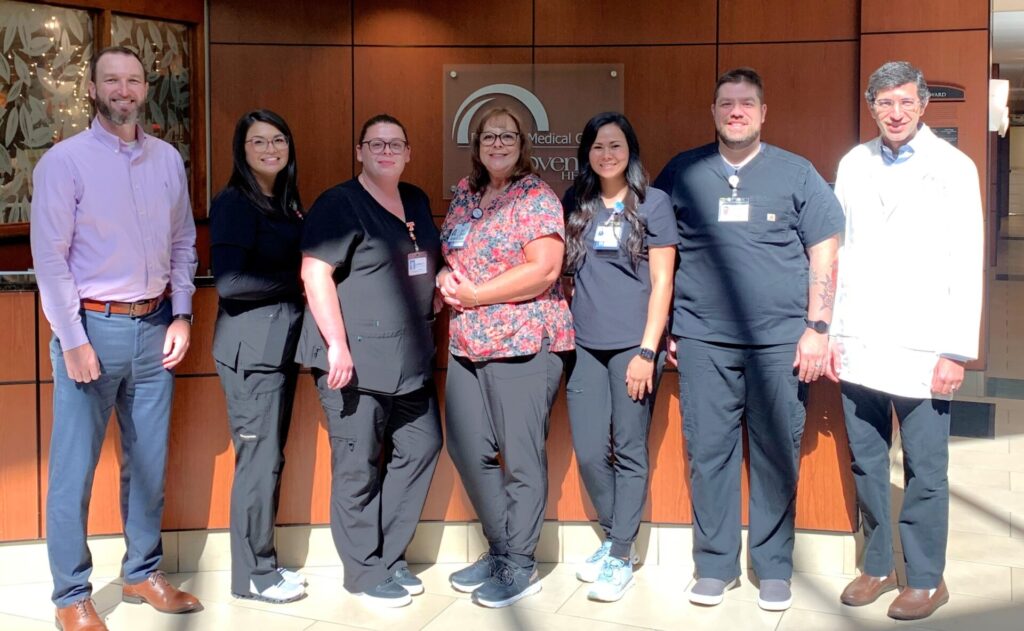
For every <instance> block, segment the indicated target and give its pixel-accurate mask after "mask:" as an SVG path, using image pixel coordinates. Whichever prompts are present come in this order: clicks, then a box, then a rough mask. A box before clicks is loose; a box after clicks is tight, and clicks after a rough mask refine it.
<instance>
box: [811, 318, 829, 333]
mask: <svg viewBox="0 0 1024 631" xmlns="http://www.w3.org/2000/svg"><path fill="white" fill-rule="evenodd" d="M828 327H829V323H828V322H825V321H824V320H807V328H808V329H811V330H812V331H814V332H815V333H821V334H825V333H828Z"/></svg>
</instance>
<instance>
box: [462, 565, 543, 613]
mask: <svg viewBox="0 0 1024 631" xmlns="http://www.w3.org/2000/svg"><path fill="white" fill-rule="evenodd" d="M498 566H499V567H498V571H497V572H495V573H494V575H492V576H491V578H490V579H488V580H487V582H486V583H484V584H483V585H481V586H480V587H479V588H478V589H476V590H475V591H474V592H473V600H474V601H476V603H477V604H478V605H483V606H484V607H508V606H509V605H511V604H512V603H514V602H516V601H518V600H521V599H523V598H526V597H527V596H530V595H532V594H536V593H537V592H539V591H540V578H539V577H538V576H537V569H536V568H534V569H532V570H526V569H523V568H521V567H519V566H518V565H515V564H513V563H510V562H508V561H506V560H504V559H501V560H499V561H498Z"/></svg>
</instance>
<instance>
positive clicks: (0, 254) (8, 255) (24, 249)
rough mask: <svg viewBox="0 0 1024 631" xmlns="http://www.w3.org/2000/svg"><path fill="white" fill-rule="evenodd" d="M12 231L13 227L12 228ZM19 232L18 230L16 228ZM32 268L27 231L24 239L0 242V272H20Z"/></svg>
mask: <svg viewBox="0 0 1024 631" xmlns="http://www.w3.org/2000/svg"><path fill="white" fill-rule="evenodd" d="M12 229H13V227H12ZM18 229H19V230H20V228H18ZM31 267H32V250H31V248H30V247H29V244H28V230H27V229H26V230H25V236H24V237H15V238H12V239H7V240H2V241H0V270H4V271H6V272H11V271H22V270H27V269H29V268H31Z"/></svg>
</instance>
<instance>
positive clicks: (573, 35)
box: [535, 0, 718, 46]
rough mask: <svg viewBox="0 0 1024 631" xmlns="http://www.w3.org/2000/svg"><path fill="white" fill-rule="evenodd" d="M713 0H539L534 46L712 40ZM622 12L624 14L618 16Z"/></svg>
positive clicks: (709, 41) (669, 42) (688, 42)
mask: <svg viewBox="0 0 1024 631" xmlns="http://www.w3.org/2000/svg"><path fill="white" fill-rule="evenodd" d="M716 5H717V2H716V0H634V2H630V3H629V5H628V6H626V5H624V4H622V3H621V2H618V1H617V0H591V1H590V2H586V3H581V2H578V1H577V0H538V2H537V3H536V7H537V15H536V18H535V23H536V38H537V39H536V45H537V46H575V45H587V46H615V45H621V44H710V43H714V41H715V20H716V17H717V11H718V9H717V6H716ZM620 12H624V13H625V14H626V15H622V14H621V13H620Z"/></svg>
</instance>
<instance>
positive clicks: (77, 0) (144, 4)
mask: <svg viewBox="0 0 1024 631" xmlns="http://www.w3.org/2000/svg"><path fill="white" fill-rule="evenodd" d="M53 4H73V5H75V7H78V8H96V9H110V10H112V11H113V12H114V13H127V14H130V15H148V16H151V17H156V18H162V19H165V20H175V21H177V22H192V23H194V24H195V23H199V22H202V21H203V20H204V19H205V17H204V8H205V4H206V3H205V2H204V1H203V0H177V1H176V2H166V0H69V1H68V2H59V3H57V2H55V3H53Z"/></svg>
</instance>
